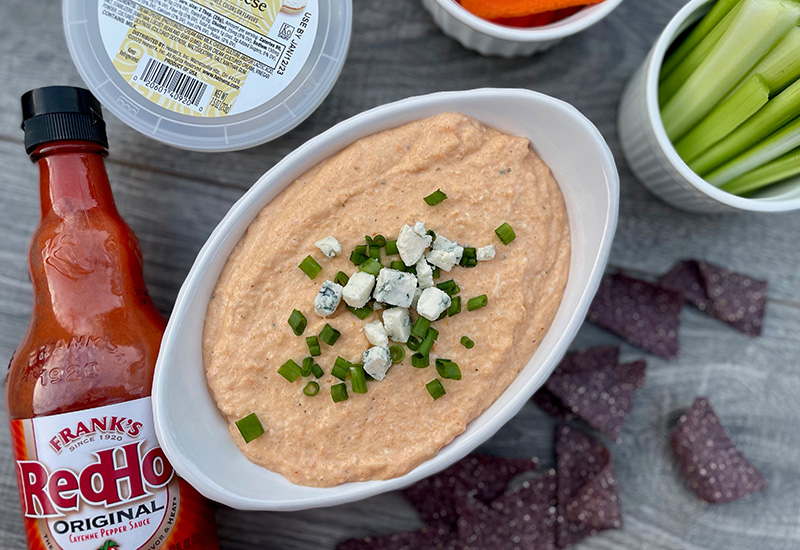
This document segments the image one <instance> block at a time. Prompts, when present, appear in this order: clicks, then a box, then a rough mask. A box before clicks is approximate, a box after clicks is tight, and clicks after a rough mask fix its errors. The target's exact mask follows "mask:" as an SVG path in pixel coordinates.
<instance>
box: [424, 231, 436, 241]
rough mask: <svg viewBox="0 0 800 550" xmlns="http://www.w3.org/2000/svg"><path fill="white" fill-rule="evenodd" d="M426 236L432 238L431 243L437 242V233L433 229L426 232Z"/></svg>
mask: <svg viewBox="0 0 800 550" xmlns="http://www.w3.org/2000/svg"><path fill="white" fill-rule="evenodd" d="M425 234H426V235H430V236H431V241H435V240H436V231H434V230H433V229H428V231H427V232H425Z"/></svg>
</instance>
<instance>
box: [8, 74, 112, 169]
mask: <svg viewBox="0 0 800 550" xmlns="http://www.w3.org/2000/svg"><path fill="white" fill-rule="evenodd" d="M22 129H23V130H24V131H25V151H26V152H27V153H28V154H31V152H32V151H33V150H34V149H35V148H36V147H38V146H39V145H41V144H43V143H48V142H50V141H62V140H80V141H92V142H94V143H99V144H100V145H102V146H103V147H106V148H107V147H108V138H107V137H106V123H105V122H104V121H103V111H102V108H101V107H100V102H99V101H97V99H95V97H94V96H93V95H92V93H91V92H90V91H89V90H85V89H83V88H75V87H72V86H48V87H46V88H36V89H35V90H31V91H29V92H25V93H24V94H23V95H22Z"/></svg>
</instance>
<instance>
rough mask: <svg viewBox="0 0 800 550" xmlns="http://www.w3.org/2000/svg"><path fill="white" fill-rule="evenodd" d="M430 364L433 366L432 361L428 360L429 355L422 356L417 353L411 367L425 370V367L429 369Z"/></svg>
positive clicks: (412, 357) (413, 356) (413, 357)
mask: <svg viewBox="0 0 800 550" xmlns="http://www.w3.org/2000/svg"><path fill="white" fill-rule="evenodd" d="M430 364H431V361H430V359H429V358H428V356H427V355H422V354H421V353H415V354H414V355H412V356H411V366H412V367H415V368H418V369H424V368H425V367H427V366H428V365H430Z"/></svg>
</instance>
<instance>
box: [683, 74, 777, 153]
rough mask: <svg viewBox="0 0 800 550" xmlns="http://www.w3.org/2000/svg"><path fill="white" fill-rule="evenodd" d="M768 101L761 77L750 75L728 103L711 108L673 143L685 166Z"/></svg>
mask: <svg viewBox="0 0 800 550" xmlns="http://www.w3.org/2000/svg"><path fill="white" fill-rule="evenodd" d="M768 100H769V88H768V87H767V84H766V82H765V81H764V79H763V78H761V76H760V75H753V76H752V77H751V78H750V79H749V80H748V81H747V82H745V83H744V84H743V85H742V86H741V87H740V88H739V89H738V90H736V91H735V92H734V93H733V94H731V96H730V97H728V99H726V100H725V101H723V102H722V103H720V104H719V105H717V106H716V107H714V109H713V110H712V111H711V112H710V113H709V114H708V116H706V117H705V118H704V119H703V120H702V121H701V122H700V123H699V124H698V125H697V126H695V127H694V128H692V129H691V130H690V131H689V133H688V134H686V135H685V136H683V137H682V138H681V139H680V140H678V142H677V143H675V150H676V151H677V152H678V154H679V155H680V156H681V158H682V159H683V160H684V161H686V162H687V163H688V162H690V161H692V160H694V159H696V158H697V157H699V156H700V155H701V154H702V153H704V152H705V151H706V150H707V149H708V148H710V147H711V146H712V145H714V144H715V143H717V142H718V141H719V140H721V139H722V138H724V137H725V136H727V135H728V134H730V133H731V132H733V131H734V130H735V129H736V128H737V127H738V126H740V125H741V124H742V123H743V122H745V121H746V120H747V119H749V118H750V117H751V116H753V115H754V114H756V112H758V110H759V109H761V107H763V106H764V105H765V104H766V103H767V101H768Z"/></svg>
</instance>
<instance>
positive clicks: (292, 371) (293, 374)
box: [278, 359, 301, 382]
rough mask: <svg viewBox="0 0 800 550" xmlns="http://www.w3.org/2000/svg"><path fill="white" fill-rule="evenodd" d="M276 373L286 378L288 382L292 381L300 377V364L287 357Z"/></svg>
mask: <svg viewBox="0 0 800 550" xmlns="http://www.w3.org/2000/svg"><path fill="white" fill-rule="evenodd" d="M278 374H280V375H281V376H283V377H284V378H286V379H287V380H288V381H289V382H294V381H295V380H297V379H298V378H300V375H301V371H300V365H298V364H297V363H295V362H294V361H293V360H291V359H289V360H288V361H286V362H285V363H284V364H283V365H281V366H280V368H279V369H278Z"/></svg>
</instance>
